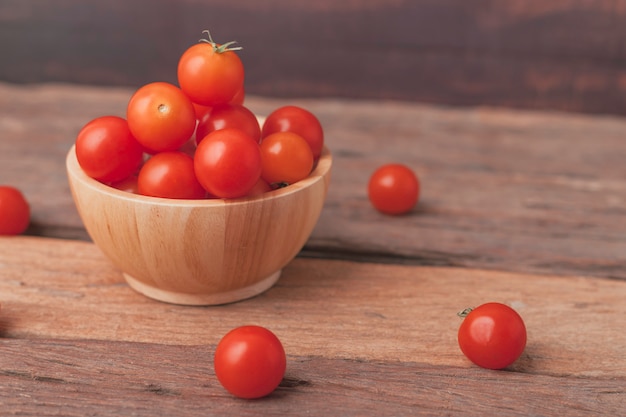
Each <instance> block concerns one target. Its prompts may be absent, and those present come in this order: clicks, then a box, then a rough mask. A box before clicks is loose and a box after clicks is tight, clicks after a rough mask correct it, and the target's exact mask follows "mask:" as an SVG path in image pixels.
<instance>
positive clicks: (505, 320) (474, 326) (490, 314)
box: [458, 303, 526, 369]
mask: <svg viewBox="0 0 626 417" xmlns="http://www.w3.org/2000/svg"><path fill="white" fill-rule="evenodd" d="M458 341H459V346H460V348H461V351H462V352H463V353H464V354H465V356H467V358H468V359H469V360H471V361H472V362H474V363H475V364H476V365H478V366H480V367H483V368H487V369H502V368H506V367H507V366H509V365H511V364H512V363H513V362H515V361H516V360H517V358H519V357H520V355H521V354H522V352H523V351H524V348H525V347H526V326H525V325H524V321H523V320H522V318H521V317H520V315H519V314H518V313H517V312H516V311H515V310H513V309H512V308H511V307H509V306H507V305H505V304H501V303H486V304H483V305H481V306H479V307H476V308H475V309H473V310H471V311H470V312H469V313H467V315H466V316H465V318H464V319H463V322H462V323H461V326H460V327H459V333H458Z"/></svg>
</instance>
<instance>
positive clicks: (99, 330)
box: [0, 237, 626, 378]
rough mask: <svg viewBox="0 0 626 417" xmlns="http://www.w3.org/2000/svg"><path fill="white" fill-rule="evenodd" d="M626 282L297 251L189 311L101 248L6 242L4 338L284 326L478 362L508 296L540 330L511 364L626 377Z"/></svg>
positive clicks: (313, 351)
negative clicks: (467, 316)
mask: <svg viewBox="0 0 626 417" xmlns="http://www.w3.org/2000/svg"><path fill="white" fill-rule="evenodd" d="M624 299H626V283H625V282H622V281H615V280H605V279H598V278H585V277H573V276H569V277H560V276H547V275H530V274H518V273H507V272H501V271H484V270H472V269H462V268H439V267H421V266H403V265H383V264H371V263H358V262H349V261H339V260H323V259H302V258H297V259H295V260H294V261H293V262H292V263H291V264H290V265H288V267H287V268H286V269H285V270H284V271H283V275H282V277H281V279H280V280H279V281H278V283H277V285H276V286H274V287H273V288H272V289H270V290H269V291H267V292H266V293H264V294H262V295H260V296H257V297H255V298H252V299H250V300H247V301H243V302H239V303H235V304H229V305H224V306H216V307H184V306H177V305H171V304H165V303H161V302H156V301H153V300H150V299H148V298H146V297H144V296H142V295H140V294H138V293H136V292H134V291H133V290H131V289H130V288H129V287H128V286H127V285H126V284H125V283H124V281H123V279H122V276H121V274H120V272H119V271H118V270H116V269H115V268H114V267H113V266H112V265H110V264H109V262H108V261H107V260H106V259H105V258H104V256H103V255H102V254H101V252H100V251H99V250H98V249H97V248H96V247H95V246H94V245H93V244H92V243H88V242H77V241H67V240H57V239H49V238H34V237H15V238H0V303H1V304H2V310H1V311H0V332H1V333H0V335H2V336H4V337H8V338H20V339H46V338H54V339H56V338H60V339H70V340H85V339H96V340H109V341H130V342H146V343H158V344H170V345H206V344H208V345H214V344H216V343H217V342H218V341H219V339H220V338H221V336H222V335H223V334H225V333H226V332H227V331H228V330H230V329H231V328H233V327H236V326H239V325H244V324H259V325H263V326H266V327H268V328H270V329H272V330H273V331H274V332H275V333H276V334H277V335H278V336H279V338H280V339H281V340H282V341H283V343H284V345H285V349H286V351H287V352H288V353H290V354H293V355H299V356H321V357H326V358H339V359H342V358H343V359H351V360H363V361H401V362H419V363H424V364H430V365H439V366H454V367H471V366H472V365H470V364H469V363H468V362H467V360H465V358H464V357H463V356H462V355H461V353H460V351H459V348H458V346H457V343H456V332H457V329H458V326H459V324H460V319H459V318H458V317H457V316H456V313H457V312H458V311H460V310H462V309H463V308H465V307H468V306H475V305H478V304H480V303H483V302H487V301H500V302H504V303H507V304H509V305H511V306H513V307H514V308H515V309H516V310H517V311H518V312H519V313H520V314H521V315H522V317H523V318H524V320H525V322H526V325H527V327H528V334H529V342H528V345H527V348H526V351H525V353H524V354H523V356H522V357H521V358H520V360H519V361H518V362H516V363H515V364H514V365H513V366H512V367H511V370H515V371H520V372H525V373H531V374H543V375H565V376H566V375H572V376H578V377H603V378H610V377H620V378H623V377H625V376H626V357H625V356H624V354H623V346H626V333H624V332H623V329H624V324H626V319H625V317H626V303H624V302H623V300H624Z"/></svg>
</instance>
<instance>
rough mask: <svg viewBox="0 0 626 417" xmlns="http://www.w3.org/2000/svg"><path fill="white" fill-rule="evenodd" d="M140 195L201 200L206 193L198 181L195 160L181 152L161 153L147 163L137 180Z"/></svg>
mask: <svg viewBox="0 0 626 417" xmlns="http://www.w3.org/2000/svg"><path fill="white" fill-rule="evenodd" d="M137 189H138V192H139V194H143V195H148V196H152V197H163V198H180V199H201V198H204V197H205V195H206V191H205V190H204V188H202V186H201V185H200V183H199V182H198V180H197V179H196V174H195V172H194V167H193V158H191V157H190V156H189V155H187V154H185V153H183V152H179V151H171V152H160V153H158V154H156V155H154V156H152V157H151V158H150V159H148V160H147V161H146V163H145V164H144V165H143V167H141V170H140V171H139V177H138V178H137Z"/></svg>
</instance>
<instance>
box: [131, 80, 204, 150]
mask: <svg viewBox="0 0 626 417" xmlns="http://www.w3.org/2000/svg"><path fill="white" fill-rule="evenodd" d="M126 118H127V120H128V127H129V128H130V131H131V132H132V133H133V135H134V136H135V137H136V138H137V141H139V143H140V144H141V145H142V146H143V147H144V148H145V149H146V150H147V151H148V152H149V153H153V154H154V153H157V152H165V151H175V150H178V149H179V148H180V147H181V146H182V145H183V144H184V143H185V142H187V141H188V140H189V138H191V136H192V135H193V132H194V130H195V128H196V113H195V110H194V107H193V104H192V103H191V101H190V100H189V98H188V97H187V96H186V95H185V94H184V93H183V92H182V91H181V90H180V89H179V88H178V87H176V86H175V85H172V84H169V83H165V82H155V83H150V84H146V85H144V86H143V87H141V88H139V89H138V90H137V91H136V92H135V93H134V94H133V95H132V97H131V98H130V101H129V102H128V107H127V109H126Z"/></svg>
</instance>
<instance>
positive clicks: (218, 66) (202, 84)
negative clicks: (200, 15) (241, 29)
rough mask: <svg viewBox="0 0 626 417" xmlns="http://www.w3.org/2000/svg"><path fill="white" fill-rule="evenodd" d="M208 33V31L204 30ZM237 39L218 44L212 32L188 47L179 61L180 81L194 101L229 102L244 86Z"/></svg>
mask: <svg viewBox="0 0 626 417" xmlns="http://www.w3.org/2000/svg"><path fill="white" fill-rule="evenodd" d="M205 33H208V31H205ZM233 45H234V42H228V43H226V44H224V45H218V44H216V43H215V42H213V39H211V36H210V34H209V39H208V40H204V39H203V40H201V42H200V43H197V44H195V45H193V46H191V47H190V48H189V49H187V50H186V51H185V52H184V53H183V54H182V56H181V57H180V59H179V61H178V84H179V85H180V88H181V89H182V90H183V91H184V92H185V94H186V95H187V96H188V97H189V98H190V99H191V101H193V102H194V103H197V104H201V105H203V106H215V105H216V104H223V103H228V102H229V101H231V100H232V99H233V97H235V95H236V94H237V93H238V92H239V90H241V89H242V88H243V80H244V67H243V63H242V62H241V59H240V58H239V56H237V54H236V53H235V51H236V50H238V49H241V48H238V47H234V46H233Z"/></svg>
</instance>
